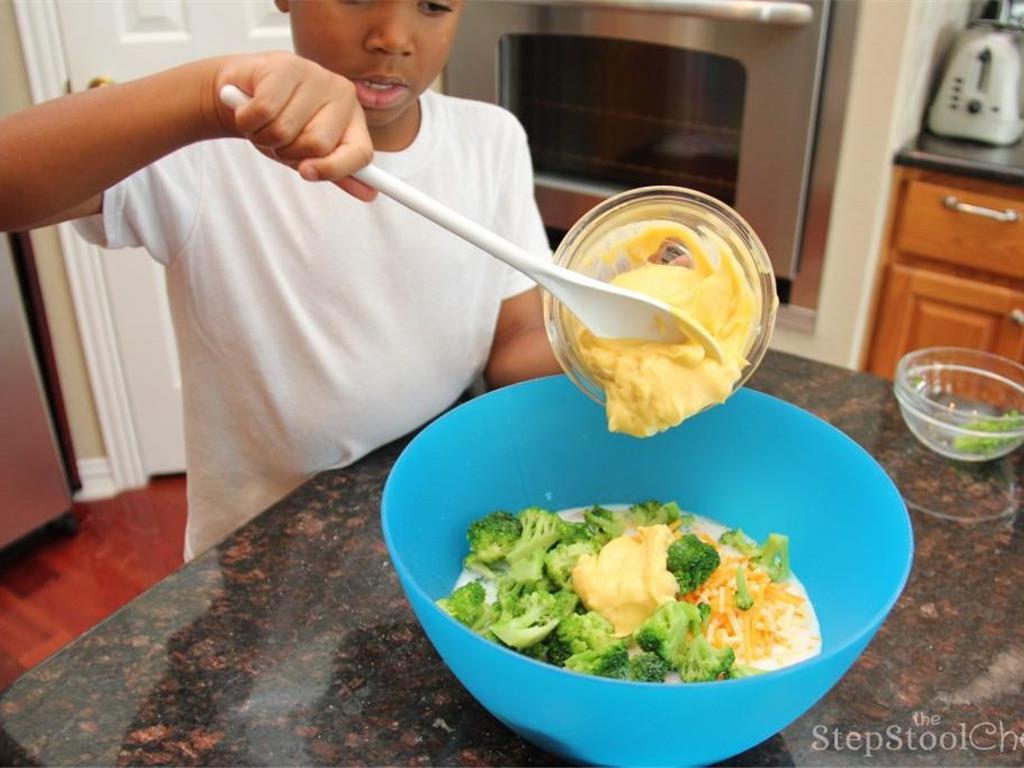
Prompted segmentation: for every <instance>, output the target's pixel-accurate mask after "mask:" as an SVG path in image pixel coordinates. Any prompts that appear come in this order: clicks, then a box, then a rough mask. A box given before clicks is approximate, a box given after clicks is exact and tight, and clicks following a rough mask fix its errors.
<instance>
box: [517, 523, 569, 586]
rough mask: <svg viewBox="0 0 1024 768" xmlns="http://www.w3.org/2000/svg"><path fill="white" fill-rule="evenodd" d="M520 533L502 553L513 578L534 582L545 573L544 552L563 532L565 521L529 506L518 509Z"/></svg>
mask: <svg viewBox="0 0 1024 768" xmlns="http://www.w3.org/2000/svg"><path fill="white" fill-rule="evenodd" d="M518 521H519V523H520V524H521V525H522V533H521V534H520V536H519V540H518V541H517V542H516V543H515V544H514V545H513V546H512V548H511V549H510V550H509V551H508V552H506V553H505V559H506V560H507V561H508V564H509V573H510V574H511V575H512V577H513V578H515V579H516V581H522V582H534V581H539V580H540V579H541V578H543V576H544V555H546V554H547V551H548V549H550V548H551V546H552V545H553V544H554V543H555V542H556V541H558V539H559V537H561V535H562V530H563V526H564V525H565V521H564V520H562V518H560V517H559V516H558V515H553V514H551V513H550V512H547V511H546V510H543V509H540V508H539V507H528V508H527V509H524V510H523V511H522V512H520V513H519V517H518Z"/></svg>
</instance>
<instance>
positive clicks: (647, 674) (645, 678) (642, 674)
mask: <svg viewBox="0 0 1024 768" xmlns="http://www.w3.org/2000/svg"><path fill="white" fill-rule="evenodd" d="M668 670H669V666H668V663H667V662H666V661H665V660H664V659H663V658H661V656H659V655H658V654H656V653H650V652H644V653H641V654H639V655H637V656H633V657H632V658H631V659H630V660H629V679H630V680H637V681H639V682H643V683H664V682H665V675H667V674H668Z"/></svg>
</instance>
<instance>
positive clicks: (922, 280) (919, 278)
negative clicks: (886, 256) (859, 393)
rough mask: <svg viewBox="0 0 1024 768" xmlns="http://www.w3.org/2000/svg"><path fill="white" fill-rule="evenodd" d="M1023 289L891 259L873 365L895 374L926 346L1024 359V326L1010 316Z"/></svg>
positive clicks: (1021, 303)
mask: <svg viewBox="0 0 1024 768" xmlns="http://www.w3.org/2000/svg"><path fill="white" fill-rule="evenodd" d="M1018 308H1024V293H1021V292H1020V291H1014V290H1012V289H1009V288H1004V287H1002V286H995V285H989V284H987V283H982V282H979V281H976V280H970V279H967V278H963V277H957V276H955V275H946V274H942V273H939V272H932V271H930V270H924V269H916V268H913V267H905V266H901V265H898V264H897V265H893V266H890V267H889V269H888V273H887V276H886V287H885V293H884V294H883V298H882V306H881V308H880V311H879V316H878V325H877V327H876V329H875V341H874V345H873V347H872V354H871V362H870V364H869V368H870V370H871V371H872V372H873V373H877V374H879V375H881V376H887V377H891V376H892V375H893V373H894V372H895V370H896V363H897V362H899V359H900V358H901V357H902V356H903V355H904V354H906V353H907V352H909V351H911V350H914V349H920V348H922V347H934V346H955V347H971V348H974V349H982V350H985V351H988V352H996V353H998V354H1002V355H1006V356H1008V357H1013V358H1015V359H1021V357H1022V354H1024V328H1022V327H1021V326H1020V325H1018V324H1017V323H1015V322H1014V321H1013V320H1012V317H1013V315H1012V312H1013V310H1014V309H1018Z"/></svg>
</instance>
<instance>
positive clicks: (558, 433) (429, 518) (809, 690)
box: [382, 376, 913, 765]
mask: <svg viewBox="0 0 1024 768" xmlns="http://www.w3.org/2000/svg"><path fill="white" fill-rule="evenodd" d="M648 498H658V499H663V500H670V499H672V500H675V501H678V502H679V504H680V506H682V507H683V508H684V509H686V510H690V511H693V512H696V513H698V514H702V515H706V516H708V517H710V518H713V519H715V520H718V521H720V522H722V523H724V524H727V525H730V526H739V527H742V528H743V529H744V531H746V532H747V533H749V534H751V535H752V536H754V537H756V538H759V539H760V538H762V537H764V536H765V535H767V534H768V533H770V532H772V531H779V532H781V533H785V534H788V535H789V538H790V551H791V556H792V564H793V568H794V571H795V573H796V574H797V576H798V577H799V578H800V580H801V581H802V582H803V583H804V586H805V587H806V588H807V591H808V592H809V594H810V597H811V600H812V601H813V603H814V607H815V609H816V610H817V613H818V619H819V621H820V624H821V632H822V638H823V645H822V652H821V654H820V655H818V656H816V657H814V658H813V659H809V660H807V661H804V662H801V663H799V664H796V665H794V666H792V667H788V668H786V669H783V670H779V671H777V672H771V673H768V674H764V675H758V676H756V677H752V678H745V679H741V680H729V681H721V682H715V683H694V684H687V685H657V684H650V683H632V682H624V681H617V680H606V679H601V678H595V677H588V676H586V675H580V674H576V673H574V672H569V671H567V670H563V669H558V668H556V667H553V666H550V665H547V664H543V663H540V662H537V661H534V660H532V659H529V658H526V657H525V656H522V655H520V654H517V653H514V652H512V651H509V650H507V649H505V648H502V647H500V646H498V645H496V644H493V643H490V642H488V641H486V640H484V639H483V638H481V637H479V636H478V635H475V634H474V633H473V632H471V631H469V630H468V629H466V628H465V627H463V626H462V625H460V624H459V623H457V622H456V621H454V620H453V619H451V618H450V617H449V616H448V615H447V614H445V613H444V612H443V611H441V610H440V609H439V608H437V606H436V605H434V600H436V599H437V598H440V597H443V596H445V595H446V594H448V593H449V592H450V591H451V588H452V586H453V584H454V582H455V579H456V577H457V576H458V574H459V572H460V571H461V561H462V558H463V556H464V555H465V554H466V528H467V526H468V525H469V523H470V522H471V521H472V520H473V519H475V518H477V517H480V516H481V515H484V514H486V513H488V512H491V511H493V510H495V509H510V510H516V509H520V508H523V507H527V506H531V505H539V506H543V507H546V508H548V509H551V510H560V509H565V508H567V507H578V506H583V505H588V504H595V503H604V504H610V503H628V502H635V501H639V500H644V499H648ZM382 517H383V527H384V538H385V541H386V542H387V547H388V551H389V552H390V554H391V558H392V560H393V562H394V565H395V570H396V572H397V573H398V577H399V579H400V580H401V583H402V587H403V589H404V590H405V593H406V595H407V596H408V598H409V602H410V603H411V604H412V608H413V610H414V611H415V613H416V616H417V618H418V619H419V621H420V623H421V624H422V625H423V629H424V631H425V632H426V634H427V636H428V637H429V638H430V641H431V642H432V643H433V645H434V647H435V648H436V649H437V652H438V653H439V654H440V655H441V657H442V658H443V659H444V661H445V663H446V664H447V665H448V666H449V667H450V668H451V670H452V672H453V673H454V674H455V676H456V677H457V678H458V679H459V680H460V681H461V682H462V684H463V685H465V686H466V688H467V689H468V690H469V692H470V693H471V694H472V695H473V696H474V697H475V698H476V699H477V700H478V701H479V702H480V703H481V704H482V705H483V706H484V707H486V708H487V709H488V710H489V711H490V712H491V713H492V714H493V715H494V716H495V717H497V718H498V719H499V720H501V721H502V722H503V723H505V724H506V725H507V726H508V727H509V728H511V729H512V730H514V731H515V732H517V733H518V734H519V735H521V736H522V737H523V738H524V739H526V740H528V741H530V742H533V743H534V744H536V745H537V746H539V747H541V748H543V749H546V750H549V751H551V752H554V753H556V754H558V755H561V756H562V757H565V758H568V759H570V760H574V761H578V762H582V763H588V764H603V765H680V764H702V763H710V762H714V761H717V760H721V759H724V758H726V757H729V756H730V755H734V754H737V753H739V752H742V751H743V750H745V749H748V748H750V747H752V746H754V745H755V744H758V743H759V742H761V741H763V740H765V739H767V738H768V737H770V736H771V735H772V734H774V733H776V732H778V731H780V730H781V729H783V728H785V727H786V726H787V725H788V724H789V723H791V722H792V721H793V720H795V719H796V718H797V717H799V716H800V715H801V714H803V713H804V712H806V711H807V710H808V709H809V708H810V707H811V706H812V705H813V704H814V703H815V702H816V701H818V699H820V698H821V697H822V696H824V695H825V693H826V692H827V691H828V690H829V689H830V688H831V687H832V686H833V685H835V684H836V682H838V680H839V678H840V677H842V675H843V674H844V673H845V672H846V670H847V669H849V667H850V665H851V664H853V662H854V660H855V659H856V658H857V656H858V655H859V654H860V653H861V651H863V650H864V647H865V646H866V645H867V643H868V641H869V640H871V638H872V637H873V636H874V634H875V632H876V631H877V630H878V628H879V626H880V625H881V623H882V621H883V620H884V619H885V617H886V615H887V614H888V613H889V610H890V609H891V608H892V606H893V604H894V603H895V602H896V598H897V597H898V596H899V594H900V592H901V590H902V589H903V585H904V583H905V582H906V580H907V575H908V573H909V571H910V563H911V557H912V552H913V543H912V536H911V528H910V521H909V519H908V517H907V511H906V507H905V506H904V504H903V500H902V499H901V498H900V495H899V493H898V492H897V490H896V488H895V486H894V485H893V483H892V482H891V481H890V480H889V478H888V476H887V475H886V474H885V472H884V471H883V470H882V468H881V467H880V466H879V465H878V464H877V463H876V462H875V461H874V459H872V458H871V456H869V455H868V454H867V453H866V452H865V451H864V450H863V449H862V448H861V447H860V446H858V445H857V444H856V443H855V442H853V441H852V440H850V439H849V438H848V437H846V436H845V435H844V434H843V433H841V432H839V431H838V430H837V429H835V428H833V427H831V426H829V425H828V424H827V423H825V422H824V421H822V420H820V419H818V418H817V417H815V416H813V415H811V414H809V413H807V412H806V411H803V410H800V409H799V408H796V407H795V406H792V405H789V404H787V403H784V402H782V401H781V400H777V399H775V398H773V397H769V396H768V395H764V394H761V393H758V392H754V391H750V390H740V391H738V392H737V393H736V394H734V395H733V396H732V397H731V398H730V399H729V400H728V401H727V402H726V403H724V404H723V405H720V406H717V407H715V408H711V409H709V410H707V411H705V412H703V413H701V414H699V415H697V416H695V417H693V418H692V419H689V420H687V421H686V422H684V423H683V424H682V425H681V426H679V427H677V428H675V429H672V430H669V431H667V432H664V433H662V434H660V435H657V436H655V437H652V438H647V439H643V440H638V439H636V438H632V437H628V436H624V435H616V434H610V433H609V432H608V430H607V427H606V424H605V417H604V413H603V410H602V409H601V408H599V407H598V406H597V405H596V404H595V403H593V402H592V401H590V400H589V399H587V398H586V397H584V396H583V395H582V394H581V393H580V392H579V391H578V390H577V389H576V388H575V387H574V386H573V385H572V384H571V383H570V382H569V381H568V380H567V379H565V378H564V377H560V376H559V377H552V378H547V379H540V380H537V381H531V382H527V383H523V384H518V385H516V386H512V387H508V388H505V389H501V390H498V391H496V392H493V393H491V394H488V395H485V396H483V397H480V398H477V399H475V400H472V401H470V402H469V403H467V404H465V405H463V406H461V407H459V408H456V409H455V410H453V411H451V412H450V413H448V414H446V415H444V416H443V417H441V418H440V419H438V420H437V421H435V422H434V423H433V424H431V425H430V426H429V427H427V428H426V429H424V430H423V432H422V433H420V434H419V435H418V436H417V437H416V438H415V439H414V440H413V441H412V442H411V443H410V444H409V445H408V446H407V447H406V449H405V450H404V451H403V452H402V455H401V456H400V457H399V459H398V461H397V462H396V463H395V466H394V469H393V470H392V472H391V476H390V477H389V478H388V481H387V484H386V485H385V487H384V497H383V503H382Z"/></svg>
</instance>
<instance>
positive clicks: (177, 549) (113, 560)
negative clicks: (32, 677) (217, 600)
mask: <svg viewBox="0 0 1024 768" xmlns="http://www.w3.org/2000/svg"><path fill="white" fill-rule="evenodd" d="M72 511H73V513H74V515H75V517H76V518H77V519H78V521H79V530H78V532H77V533H76V534H74V535H71V536H67V535H61V534H59V533H54V532H52V531H46V530H43V531H40V532H39V533H37V534H34V535H33V536H31V537H29V538H28V539H27V540H24V541H22V542H19V543H18V544H16V545H14V546H13V547H11V548H9V549H8V550H5V551H3V552H0V691H2V690H4V689H5V688H7V686H9V685H10V684H11V683H12V682H14V680H15V679H16V678H17V677H18V676H19V675H20V674H21V673H22V672H24V671H25V670H26V669H29V668H31V667H33V666H35V665H36V664H38V663H39V662H40V661H42V660H43V659H45V658H46V657H48V656H49V655H50V654H52V653H54V652H55V651H57V650H59V649H60V648H61V647H62V646H64V645H65V644H66V643H68V642H70V641H71V640H74V639H75V638H76V637H78V636H79V635H80V634H82V633H83V632H85V631H86V630H87V629H89V628H90V627H92V626H94V625H95V624H97V623H99V622H100V621H102V620H103V619H104V618H106V617H107V616H109V615H110V614H111V613H113V612H114V611H115V610H117V609H118V608H120V607H121V606H122V605H124V604H125V603H127V602H128V601H130V600H131V599H132V598H134V597H135V596H137V595H139V594H140V593H142V592H143V591H145V590H146V589H148V588H149V587H150V586H152V585H153V584H155V583H156V582H158V581H159V580H160V579H162V578H164V577H165V576H166V575H168V574H169V573H171V572H172V571H174V570H175V569H176V568H178V566H180V565H181V562H182V559H181V552H182V543H183V541H184V535H185V478H184V476H180V475H179V476H174V477H163V478H155V479H153V480H152V481H151V482H150V484H149V485H148V486H147V487H146V488H143V489H140V490H135V491H128V492H125V493H122V494H120V495H118V496H116V497H114V498H112V499H105V500H103V501H96V502H88V503H81V504H76V505H75V506H74V509H73V510H72Z"/></svg>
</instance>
